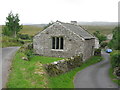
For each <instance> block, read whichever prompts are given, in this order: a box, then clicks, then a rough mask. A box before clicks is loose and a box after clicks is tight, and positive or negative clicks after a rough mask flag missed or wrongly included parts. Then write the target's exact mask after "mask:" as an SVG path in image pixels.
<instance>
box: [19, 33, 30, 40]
mask: <svg viewBox="0 0 120 90" xmlns="http://www.w3.org/2000/svg"><path fill="white" fill-rule="evenodd" d="M18 38H20V39H24V40H27V39H31V38H30V36H29V35H28V34H18Z"/></svg>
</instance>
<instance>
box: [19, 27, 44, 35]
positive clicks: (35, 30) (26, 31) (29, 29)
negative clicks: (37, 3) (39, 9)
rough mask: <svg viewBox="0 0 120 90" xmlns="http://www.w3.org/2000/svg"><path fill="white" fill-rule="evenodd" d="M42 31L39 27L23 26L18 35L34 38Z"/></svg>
mask: <svg viewBox="0 0 120 90" xmlns="http://www.w3.org/2000/svg"><path fill="white" fill-rule="evenodd" d="M42 30H43V28H41V27H37V26H32V25H23V29H22V30H21V31H20V32H19V33H21V34H28V35H30V36H34V35H35V34H37V33H38V32H39V31H42Z"/></svg>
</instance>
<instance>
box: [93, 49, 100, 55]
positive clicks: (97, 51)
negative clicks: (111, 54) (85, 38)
mask: <svg viewBox="0 0 120 90" xmlns="http://www.w3.org/2000/svg"><path fill="white" fill-rule="evenodd" d="M94 55H95V56H101V49H100V48H99V49H95V50H94Z"/></svg>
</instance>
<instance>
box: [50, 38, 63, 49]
mask: <svg viewBox="0 0 120 90" xmlns="http://www.w3.org/2000/svg"><path fill="white" fill-rule="evenodd" d="M63 45H64V40H63V37H52V49H63Z"/></svg>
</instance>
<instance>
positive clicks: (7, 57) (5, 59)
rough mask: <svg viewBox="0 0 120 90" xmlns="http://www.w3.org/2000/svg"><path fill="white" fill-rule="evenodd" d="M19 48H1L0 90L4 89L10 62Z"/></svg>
mask: <svg viewBox="0 0 120 90" xmlns="http://www.w3.org/2000/svg"><path fill="white" fill-rule="evenodd" d="M19 48H20V47H6V48H2V88H6V83H7V79H8V75H9V71H10V66H11V62H12V59H13V57H14V55H15V53H16V51H17V50H18V49H19Z"/></svg>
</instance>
